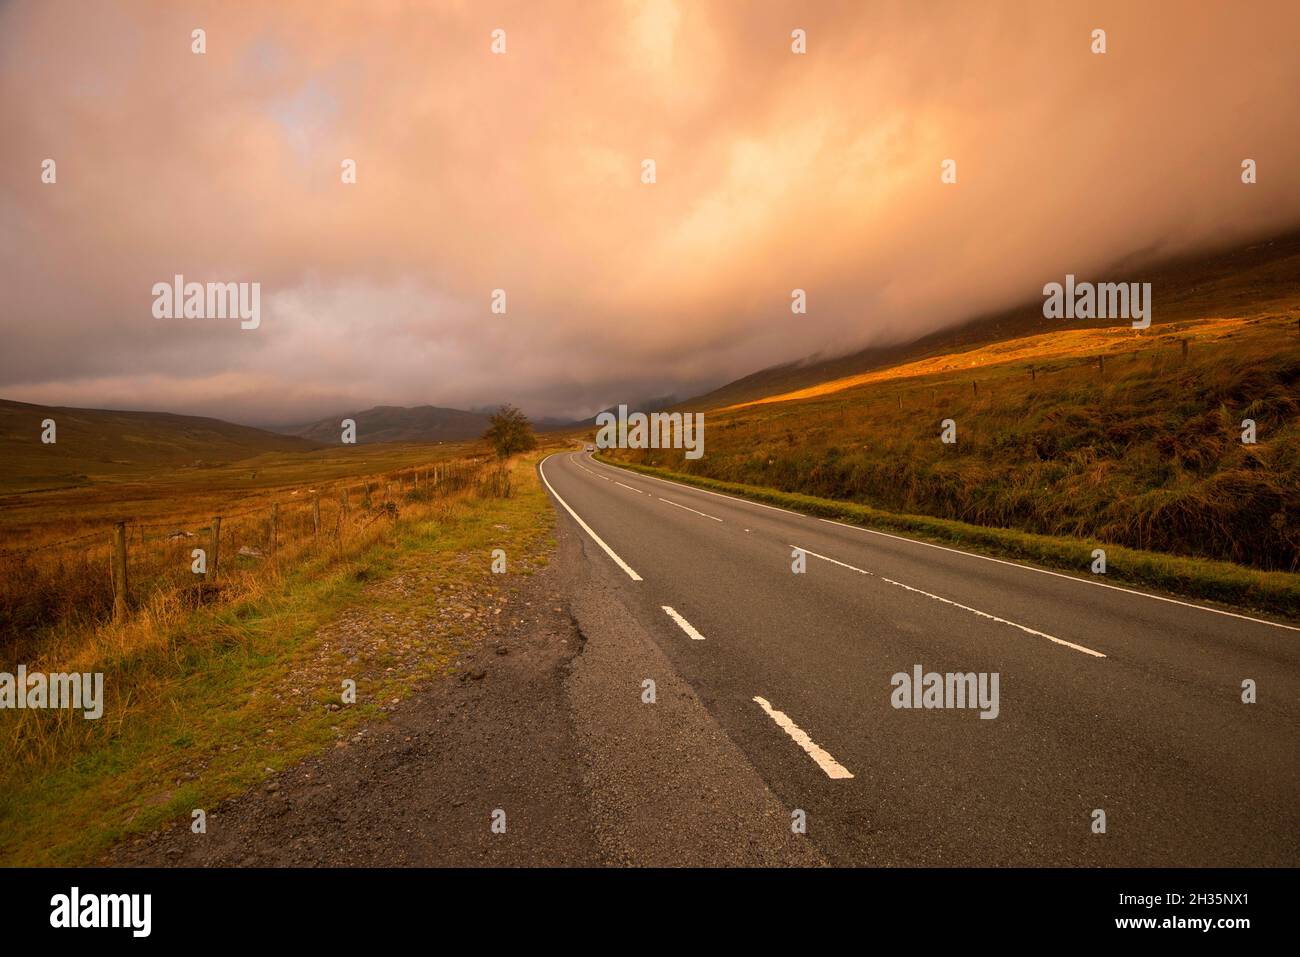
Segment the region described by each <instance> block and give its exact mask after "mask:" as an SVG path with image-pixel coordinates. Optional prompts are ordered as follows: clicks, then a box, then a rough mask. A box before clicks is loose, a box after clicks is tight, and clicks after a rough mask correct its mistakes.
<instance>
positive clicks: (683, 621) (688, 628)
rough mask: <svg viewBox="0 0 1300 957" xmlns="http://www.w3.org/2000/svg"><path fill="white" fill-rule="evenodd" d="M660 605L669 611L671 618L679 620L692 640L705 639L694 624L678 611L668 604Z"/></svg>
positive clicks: (679, 623)
mask: <svg viewBox="0 0 1300 957" xmlns="http://www.w3.org/2000/svg"><path fill="white" fill-rule="evenodd" d="M659 607H660V608H662V609H663V610H664V611H666V612H668V617H669V618H671V619H672V620H673V621H675V622H677V624H678V625H679V626H680V627H681V629H682V631H684V632H686V634H687V635H689V636H690V638H691V640H692V641H703V640H704V636H703V635H701V634H700V633H699V632H698V631H696V630H695V626H694V625H692V624H691V623H690V622H689V621H687V620H686V619H685V618H683V617H682V616H681V615H679V614H677V612H675V611H673V609H672V608H670V607H669V606H668V605H660V606H659Z"/></svg>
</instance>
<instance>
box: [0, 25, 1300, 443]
mask: <svg viewBox="0 0 1300 957" xmlns="http://www.w3.org/2000/svg"><path fill="white" fill-rule="evenodd" d="M196 29H202V30H203V31H204V40H205V45H206V46H205V52H203V53H195V52H193V49H192V47H193V43H194V40H193V33H192V31H194V30H196ZM1096 29H1103V30H1105V39H1106V52H1105V53H1104V54H1098V53H1094V52H1092V46H1093V44H1094V40H1093V36H1092V34H1093V31H1094V30H1096ZM496 30H502V31H504V43H505V52H504V53H497V52H494V51H493V49H492V47H493V31H496ZM795 30H802V31H804V36H805V37H806V52H804V53H802V54H800V53H796V52H794V50H792V44H793V42H794V41H793V40H792V31H795ZM1297 35H1300V4H1297V3H1294V2H1292V0H1287V2H1261V3H1252V4H1248V5H1247V4H1240V3H1210V2H1204V0H1182V2H1171V3H1163V2H1152V0H1144V2H1141V3H1135V2H1131V0H1124V2H1119V3H1084V2H1080V3H1065V2H1062V3H1042V2H1032V0H1031V2H1024V3H1006V2H998V0H988V2H979V3H970V2H954V3H946V2H925V3H917V2H899V3H875V2H866V0H856V2H834V0H820V2H817V3H806V2H790V3H776V2H763V0H744V2H740V0H718V2H711V0H635V2H633V0H627V2H624V0H572V2H570V0H527V2H520V3H492V2H477V0H474V2H471V0H464V2H461V0H446V2H436V0H429V2H423V3H414V2H410V3H398V2H387V0H369V2H365V3H362V2H355V0H349V2H331V0H309V2H292V0H277V2H276V3H274V4H262V3H256V4H254V3H235V2H229V0H227V2H218V3H191V2H185V0H167V2H158V3H151V2H146V0H129V2H121V3H113V2H97V3H81V2H68V0H41V2H24V0H9V2H0V343H2V345H0V397H3V398H6V399H13V400H19V401H26V402H37V403H42V404H51V405H72V406H86V407H97V408H119V409H148V410H165V411H173V412H182V413H189V414H199V415H211V416H216V417H219V418H224V419H228V420H231V421H237V422H247V423H251V424H261V425H273V424H288V423H294V422H305V421H309V420H313V419H316V418H321V417H325V416H329V415H333V414H336V413H340V412H346V411H357V410H360V409H364V408H368V407H370V406H373V405H380V404H387V405H419V404H433V405H443V406H452V407H458V408H470V407H476V408H481V407H484V406H490V405H496V404H499V403H501V402H507V401H508V402H513V403H515V404H517V405H519V406H521V407H522V408H524V409H525V410H526V411H527V412H529V413H530V414H532V415H534V416H556V417H577V416H585V415H590V414H592V413H594V412H595V411H597V410H599V409H602V408H606V407H609V406H611V405H614V404H617V403H619V402H625V401H629V402H635V401H637V400H640V399H644V398H646V397H648V396H663V395H669V394H673V395H676V396H678V397H682V398H685V397H688V396H691V395H695V394H699V393H701V392H703V391H707V390H708V389H710V388H713V387H716V386H718V385H721V384H723V383H725V382H727V381H730V380H732V379H735V378H738V377H740V376H743V375H746V374H748V373H750V372H753V371H755V370H757V369H760V368H763V367H766V366H769V365H772V364H775V363H780V362H785V361H789V360H794V359H798V358H801V357H805V356H810V355H814V354H819V355H824V356H826V355H834V354H839V353H843V352H847V351H849V350H851V349H855V348H861V347H863V346H866V345H872V344H886V343H896V342H902V341H910V340H912V339H915V338H917V337H919V336H921V335H924V334H926V333H929V332H932V331H934V330H936V329H939V328H942V327H944V326H948V325H952V324H955V323H958V322H960V321H962V320H965V319H969V318H971V317H973V316H976V315H979V314H982V313H987V312H989V311H992V310H996V309H999V308H1003V307H1007V306H1012V305H1017V304H1021V303H1024V302H1027V301H1031V300H1034V299H1037V298H1041V295H1042V292H1041V290H1042V286H1043V284H1044V283H1045V282H1050V281H1054V280H1056V281H1059V280H1061V279H1063V277H1064V275H1065V274H1066V273H1067V272H1072V273H1075V274H1076V275H1080V276H1090V275H1096V277H1097V278H1098V279H1100V280H1105V279H1106V278H1107V276H1106V274H1105V272H1104V271H1105V269H1106V268H1107V267H1108V266H1110V265H1112V264H1114V263H1115V262H1117V261H1119V260H1122V259H1124V258H1126V257H1130V256H1133V255H1138V256H1145V257H1159V256H1164V255H1166V254H1169V255H1174V254H1179V253H1183V252H1189V251H1194V250H1197V249H1202V248H1211V247H1217V246H1225V245H1231V244H1234V243H1239V242H1245V241H1249V240H1251V239H1255V238H1259V237H1261V236H1265V235H1272V234H1277V233H1280V232H1283V231H1286V230H1287V229H1289V228H1292V227H1295V226H1296V225H1298V224H1300V178H1298V174H1300V109H1298V108H1297V105H1296V95H1297V91H1298V90H1300V56H1297V55H1296V52H1295V38H1296V36H1297ZM1246 158H1250V159H1254V160H1255V161H1256V165H1257V177H1258V182H1256V183H1254V184H1251V185H1246V184H1243V183H1242V182H1241V163H1242V161H1243V159H1246ZM47 159H53V160H54V161H55V166H54V173H55V177H54V178H55V181H54V182H52V183H51V182H43V181H42V179H43V171H44V170H45V166H44V165H43V164H44V163H45V160H47ZM347 159H351V160H354V161H355V163H356V182H355V183H345V182H343V176H342V164H343V161H344V160H347ZM946 159H952V160H955V162H956V182H955V183H945V182H942V181H941V164H942V163H943V161H944V160H946ZM645 160H653V161H654V172H655V178H654V180H655V181H654V182H653V183H647V182H644V181H643V179H644V166H643V163H644V161H645ZM177 274H180V275H182V276H184V277H185V280H186V281H194V282H223V283H224V282H249V283H252V282H256V283H259V284H260V294H261V321H260V325H259V326H258V327H257V328H256V329H241V328H240V323H239V322H238V321H231V320H223V319H195V318H189V319H187V318H183V317H182V318H158V317H156V316H155V315H154V305H155V297H154V292H153V287H154V285H155V284H156V283H159V282H166V283H171V282H172V280H173V277H174V276H175V275H177ZM498 289H500V290H504V292H505V313H504V314H500V313H494V312H493V311H492V308H491V307H492V302H493V291H494V290H498ZM795 289H803V290H805V293H806V299H807V312H806V314H794V313H792V311H791V295H792V291H793V290H795ZM1154 309H1155V310H1156V313H1157V317H1158V311H1159V302H1158V301H1157V302H1155V303H1154Z"/></svg>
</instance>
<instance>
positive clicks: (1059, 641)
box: [789, 545, 1106, 658]
mask: <svg viewBox="0 0 1300 957" xmlns="http://www.w3.org/2000/svg"><path fill="white" fill-rule="evenodd" d="M789 547H790V548H798V549H799V550H800V551H802V552H804V553H805V554H808V555H811V556H812V557H813V558H820V559H821V560H822V561H824V562H830V563H831V564H833V565H839V566H841V567H842V568H847V569H849V570H850V571H855V572H857V573H858V574H860V575H867V576H870V577H872V578H879V579H880V580H881V581H882V582H885V583H886V584H889V585H894V586H896V587H898V588H903V589H906V590H907V591H910V592H915V593H916V594H918V595H924V596H925V597H927V598H933V599H934V600H935V601H941V602H943V603H944V604H945V605H952V606H953V607H954V608H960V609H962V610H963V611H968V612H970V613H971V614H973V615H979V616H980V617H981V618H987V619H989V620H990V621H996V622H998V623H999V624H1002V625H1010V626H1011V627H1012V628H1019V629H1020V630H1021V631H1023V632H1024V633H1025V634H1027V635H1035V636H1037V637H1039V638H1046V639H1047V640H1048V641H1052V642H1055V643H1056V644H1058V645H1064V646H1065V647H1066V648H1073V649H1074V650H1075V651H1079V652H1082V653H1083V654H1085V655H1092V656H1093V657H1094V658H1105V657H1106V656H1105V655H1104V654H1102V653H1101V652H1100V651H1094V650H1093V649H1091V648H1087V647H1085V646H1083V645H1076V644H1075V643H1074V642H1072V641H1066V640H1065V639H1064V638H1057V637H1056V636H1055V635H1049V634H1048V633H1047V632H1045V631H1039V630H1038V629H1036V628H1030V627H1029V626H1028V625H1022V624H1020V623H1019V622H1015V621H1011V620H1010V619H1008V618H999V617H998V616H997V615H992V614H989V613H988V612H987V611H980V610H979V609H978V608H972V607H971V606H970V605H963V604H962V603H961V602H956V601H953V600H952V599H951V598H944V597H943V596H942V595H936V594H934V593H933V592H928V591H924V590H923V589H920V588H913V587H912V586H911V585H905V584H903V583H902V582H899V581H894V580H893V579H892V578H886V577H885V576H884V575H877V574H876V573H875V572H869V571H867V570H866V569H865V568H858V567H856V566H854V565H849V564H847V563H846V562H842V561H839V560H838V559H834V558H830V557H829V556H826V555H819V554H818V553H817V552H813V551H809V550H808V549H806V548H803V547H802V546H799V545H791V546H789Z"/></svg>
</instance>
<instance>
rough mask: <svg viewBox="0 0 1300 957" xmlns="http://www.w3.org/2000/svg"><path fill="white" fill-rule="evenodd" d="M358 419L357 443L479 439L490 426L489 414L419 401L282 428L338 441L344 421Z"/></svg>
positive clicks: (311, 438) (286, 430) (305, 435)
mask: <svg viewBox="0 0 1300 957" xmlns="http://www.w3.org/2000/svg"><path fill="white" fill-rule="evenodd" d="M344 419H353V420H355V421H356V423H357V444H359V445H364V444H368V443H371V442H464V441H466V440H468V439H477V438H479V437H481V436H482V435H483V432H484V431H485V430H486V429H487V427H488V416H487V415H486V414H484V413H482V412H466V411H464V410H463V409H443V408H439V407H438V406H434V405H417V406H416V407H415V408H412V409H408V408H404V407H403V406H400V405H377V406H375V407H374V408H373V409H366V410H365V411H364V412H348V413H344V414H342V415H334V416H330V417H329V418H328V419H321V420H320V421H319V422H313V423H311V424H310V425H303V426H297V427H293V428H286V429H281V430H280V431H282V432H285V433H287V434H289V435H296V436H298V437H300V438H304V439H310V440H312V441H313V442H322V443H329V444H333V445H337V444H338V441H339V436H340V435H341V434H342V425H341V423H342V421H343V420H344Z"/></svg>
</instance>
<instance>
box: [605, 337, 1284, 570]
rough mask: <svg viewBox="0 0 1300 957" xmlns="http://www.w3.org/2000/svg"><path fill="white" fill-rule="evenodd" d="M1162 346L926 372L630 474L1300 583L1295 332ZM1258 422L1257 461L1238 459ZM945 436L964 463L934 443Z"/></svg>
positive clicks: (1120, 345)
mask: <svg viewBox="0 0 1300 957" xmlns="http://www.w3.org/2000/svg"><path fill="white" fill-rule="evenodd" d="M1152 332H1153V333H1154V334H1152V335H1149V336H1148V335H1146V334H1144V335H1143V336H1141V337H1134V336H1133V334H1132V332H1131V331H1130V330H1127V329H1120V330H1110V331H1108V330H1101V329H1084V330H1063V331H1061V332H1060V333H1057V334H1055V335H1054V336H1033V337H1030V338H1027V339H1023V340H1012V341H1007V342H1001V343H996V344H990V345H987V346H984V347H981V348H978V349H975V350H972V351H971V352H964V353H960V354H956V355H949V356H936V357H931V358H929V359H926V360H923V361H920V362H915V363H908V364H907V365H905V366H901V367H899V368H898V369H891V370H882V371H880V372H878V373H872V374H869V375H868V376H865V377H855V381H856V384H853V385H845V384H844V383H843V382H841V383H838V384H837V383H829V384H827V386H826V387H824V388H819V389H817V390H811V391H812V392H814V393H815V394H811V395H809V394H804V393H806V392H808V391H809V390H802V391H801V392H799V393H795V395H798V396H800V397H798V398H780V397H774V398H773V399H772V400H771V401H763V402H755V403H746V404H744V405H739V406H734V407H731V408H729V409H725V410H721V411H718V412H715V413H711V414H709V415H708V417H707V431H706V440H705V454H704V457H703V458H702V459H699V460H697V461H687V460H684V459H683V458H682V455H681V452H679V451H678V452H672V451H665V450H646V451H623V452H619V453H617V457H618V458H619V459H621V460H623V461H627V462H635V463H640V464H644V465H650V466H660V467H665V468H670V469H672V470H674V471H677V472H681V473H685V474H691V475H695V476H699V477H705V478H709V479H713V480H718V481H724V482H735V483H738V484H740V485H745V486H755V487H763V488H769V489H775V490H778V491H781V492H786V493H792V494H804V495H809V496H813V497H816V498H818V499H828V500H835V501H845V502H853V503H858V504H861V505H864V506H868V507H870V508H873V509H879V510H881V511H885V512H891V513H898V514H906V515H929V516H934V517H937V518H942V519H948V520H953V521H957V522H963V523H967V524H970V525H978V526H985V527H990V528H1005V529H1017V530H1020V531H1024V532H1029V533H1033V534H1039V535H1052V536H1069V537H1074V538H1080V539H1089V540H1095V541H1098V542H1102V543H1107V544H1110V545H1115V546H1124V547H1128V548H1133V549H1138V550H1143V551H1152V552H1165V553H1169V554H1173V555H1183V556H1188V557H1194V558H1206V559H1213V560H1217V561H1224V562H1232V563H1237V564H1242V565H1247V566H1252V567H1254V568H1258V569H1261V570H1265V571H1278V572H1287V573H1294V572H1295V571H1297V570H1298V569H1300V335H1297V331H1296V324H1295V320H1294V319H1293V318H1290V317H1287V316H1282V315H1268V316H1261V317H1257V318H1254V319H1232V318H1226V319H1209V320H1205V321H1203V322H1198V323H1185V324H1182V323H1180V324H1173V325H1164V326H1160V327H1156V328H1155V329H1154V330H1152ZM1183 338H1186V339H1190V349H1189V353H1188V356H1187V358H1186V360H1184V359H1183V358H1182V355H1181V349H1180V346H1179V344H1178V342H1177V340H1178V339H1183ZM1103 354H1104V355H1105V357H1106V358H1105V367H1104V370H1103V369H1100V368H1099V366H1098V362H1097V356H1098V355H1103ZM1031 370H1032V372H1031ZM1247 418H1249V419H1253V420H1254V421H1255V422H1256V426H1257V432H1258V441H1257V443H1256V444H1253V445H1249V444H1244V443H1243V442H1242V441H1241V432H1242V425H1241V423H1242V421H1243V420H1244V419H1247ZM945 419H952V420H953V421H954V422H955V423H956V426H957V437H958V440H957V443H956V444H955V445H946V444H943V443H942V442H941V441H940V432H941V423H942V422H943V420H945Z"/></svg>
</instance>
